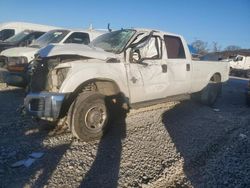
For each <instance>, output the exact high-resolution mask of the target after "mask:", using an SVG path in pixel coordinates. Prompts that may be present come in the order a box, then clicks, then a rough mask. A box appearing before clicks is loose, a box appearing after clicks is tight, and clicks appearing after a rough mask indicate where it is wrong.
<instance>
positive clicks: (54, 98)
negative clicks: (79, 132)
mask: <svg viewBox="0 0 250 188" xmlns="http://www.w3.org/2000/svg"><path fill="white" fill-rule="evenodd" d="M65 98H66V94H61V93H52V92H41V93H30V94H28V95H27V96H26V98H25V99H24V107H25V110H26V112H27V114H29V115H31V116H35V117H38V118H41V119H51V118H52V119H53V120H57V119H58V118H59V116H60V112H61V108H62V104H63V102H64V100H65Z"/></svg>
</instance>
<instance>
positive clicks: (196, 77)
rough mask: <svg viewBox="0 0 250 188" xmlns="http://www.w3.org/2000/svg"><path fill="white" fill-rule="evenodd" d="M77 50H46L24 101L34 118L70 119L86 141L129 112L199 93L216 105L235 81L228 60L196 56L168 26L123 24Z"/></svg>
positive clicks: (33, 73) (28, 111) (206, 102)
mask: <svg viewBox="0 0 250 188" xmlns="http://www.w3.org/2000/svg"><path fill="white" fill-rule="evenodd" d="M71 49H72V50H71V51H70V50H69V48H68V49H65V50H63V49H62V48H59V49H57V48H56V47H55V48H53V50H51V51H50V52H49V53H48V52H47V53H43V51H40V52H39V54H40V57H39V59H40V60H37V62H36V63H34V64H33V68H32V70H33V71H32V79H31V83H30V93H29V94H28V95H27V96H26V98H25V101H24V104H25V108H26V111H27V113H29V114H31V115H32V116H36V117H38V118H42V119H47V120H51V121H57V120H59V119H60V120H63V119H64V120H65V121H66V122H67V123H68V125H69V126H70V129H71V131H72V133H73V135H74V136H76V137H78V138H80V139H82V140H85V141H86V140H92V139H97V138H100V137H101V136H102V135H103V133H104V132H105V130H106V128H107V125H108V124H109V122H110V121H108V120H109V119H110V117H112V116H115V115H117V114H120V113H118V112H121V113H122V112H124V111H122V110H123V109H124V110H125V111H126V110H129V109H130V108H139V107H143V106H148V105H152V104H157V103H162V102H165V101H169V100H184V99H189V98H190V96H191V94H195V97H196V98H197V99H199V100H200V101H202V102H203V103H205V104H208V105H212V104H213V103H214V102H215V101H216V99H217V97H218V95H219V94H220V90H221V83H222V82H226V81H227V80H228V78H229V64H228V62H215V61H212V62H209V61H193V60H192V58H191V55H190V52H189V50H188V46H187V43H186V41H185V40H184V38H183V37H182V36H180V35H176V34H172V33H167V32H162V31H156V30H149V29H122V30H118V31H114V32H110V33H106V34H104V35H102V36H99V37H98V38H96V39H95V40H94V41H92V42H91V43H90V44H89V45H88V46H81V47H80V46H78V48H77V47H74V45H73V44H72V48H71ZM120 115H121V114H120Z"/></svg>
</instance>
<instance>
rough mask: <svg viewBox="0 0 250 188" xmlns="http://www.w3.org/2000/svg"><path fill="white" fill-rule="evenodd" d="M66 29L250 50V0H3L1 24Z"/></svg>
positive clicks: (0, 7) (0, 3) (0, 6)
mask: <svg viewBox="0 0 250 188" xmlns="http://www.w3.org/2000/svg"><path fill="white" fill-rule="evenodd" d="M9 21H25V22H34V23H39V24H46V25H53V26H60V27H67V28H88V27H89V25H90V24H92V25H93V28H96V29H105V28H107V24H108V23H110V25H111V28H112V29H120V28H131V27H140V28H141V27H143V28H152V29H158V30H162V31H167V32H172V33H177V34H181V35H183V36H184V37H185V39H186V40H187V42H188V43H192V42H193V41H195V40H203V41H205V42H207V43H208V44H209V47H210V48H212V43H213V42H217V43H218V44H219V45H220V46H221V48H222V49H223V48H225V47H226V46H228V45H237V46H240V47H241V48H249V49H250V0H99V1H98V0H70V1H66V0H40V1H39V0H0V23H1V22H9Z"/></svg>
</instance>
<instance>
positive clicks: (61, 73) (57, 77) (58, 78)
mask: <svg viewBox="0 0 250 188" xmlns="http://www.w3.org/2000/svg"><path fill="white" fill-rule="evenodd" d="M70 68H71V67H60V68H55V69H53V70H52V71H51V72H50V73H49V74H48V79H47V84H48V86H50V87H49V88H50V90H52V91H53V92H57V91H58V90H59V89H60V87H61V86H62V83H63V82H64V80H65V79H66V77H67V75H68V73H69V71H70Z"/></svg>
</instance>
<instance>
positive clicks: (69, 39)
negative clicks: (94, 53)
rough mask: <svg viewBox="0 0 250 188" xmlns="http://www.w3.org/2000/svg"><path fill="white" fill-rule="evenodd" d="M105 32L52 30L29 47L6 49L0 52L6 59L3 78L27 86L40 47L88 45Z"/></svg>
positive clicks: (1, 57)
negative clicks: (72, 44) (31, 64)
mask: <svg viewBox="0 0 250 188" xmlns="http://www.w3.org/2000/svg"><path fill="white" fill-rule="evenodd" d="M103 33H105V32H104V31H96V30H68V29H57V30H51V31H49V32H47V33H45V34H44V35H42V36H41V37H40V38H38V39H37V40H35V41H34V42H33V43H32V44H31V45H29V46H28V47H16V48H11V49H8V50H4V51H2V52H1V54H0V55H1V56H0V59H5V63H4V64H5V66H4V68H6V69H7V70H2V72H3V71H4V72H5V73H4V74H2V75H3V78H2V80H3V82H5V83H7V84H8V85H11V86H19V87H26V85H27V83H28V80H29V78H28V76H27V74H26V73H27V69H28V66H29V64H30V63H31V62H32V61H33V60H34V58H35V54H36V53H37V52H38V51H39V49H41V48H44V47H46V46H47V47H46V49H45V50H48V51H50V50H51V49H53V48H54V45H49V44H57V45H62V44H70V43H76V44H81V45H83V44H85V45H87V44H89V42H90V41H92V40H93V39H94V38H96V37H97V36H99V35H101V34H103ZM48 45H49V46H48ZM0 72H1V70H0ZM0 80H1V79H0Z"/></svg>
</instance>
